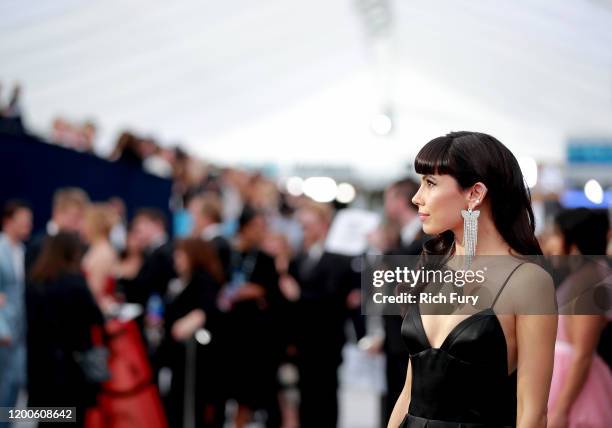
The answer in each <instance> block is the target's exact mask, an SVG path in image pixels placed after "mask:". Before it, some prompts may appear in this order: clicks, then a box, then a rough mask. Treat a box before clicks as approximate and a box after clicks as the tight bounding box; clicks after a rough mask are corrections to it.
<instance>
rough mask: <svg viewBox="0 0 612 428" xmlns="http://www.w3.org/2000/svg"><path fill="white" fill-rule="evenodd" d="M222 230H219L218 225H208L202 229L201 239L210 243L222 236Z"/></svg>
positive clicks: (219, 225)
mask: <svg viewBox="0 0 612 428" xmlns="http://www.w3.org/2000/svg"><path fill="white" fill-rule="evenodd" d="M221 232H222V230H221V224H220V223H214V224H209V225H208V226H206V227H205V228H204V230H203V231H202V234H201V236H202V239H204V240H205V241H212V240H213V239H215V238H216V237H218V236H221V235H222V233H221Z"/></svg>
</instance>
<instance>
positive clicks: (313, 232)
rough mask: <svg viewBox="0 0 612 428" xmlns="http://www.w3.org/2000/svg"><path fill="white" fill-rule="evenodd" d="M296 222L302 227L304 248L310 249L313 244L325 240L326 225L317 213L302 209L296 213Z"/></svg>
mask: <svg viewBox="0 0 612 428" xmlns="http://www.w3.org/2000/svg"><path fill="white" fill-rule="evenodd" d="M298 220H299V222H300V224H301V225H302V232H303V234H304V238H303V239H304V241H303V242H304V247H306V248H310V247H311V246H312V245H313V244H316V243H317V242H318V241H320V240H322V239H325V236H326V235H327V229H328V225H327V223H326V222H325V221H323V219H322V218H321V216H320V215H319V214H318V213H317V212H315V211H314V210H312V209H307V208H303V209H302V210H300V212H299V213H298Z"/></svg>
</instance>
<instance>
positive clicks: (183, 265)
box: [174, 249, 191, 276]
mask: <svg viewBox="0 0 612 428" xmlns="http://www.w3.org/2000/svg"><path fill="white" fill-rule="evenodd" d="M174 269H175V270H176V273H178V274H179V276H183V275H188V274H189V271H190V269H191V267H190V266H189V257H187V253H185V251H183V250H180V249H178V250H175V251H174Z"/></svg>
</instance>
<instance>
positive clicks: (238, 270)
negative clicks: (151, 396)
mask: <svg viewBox="0 0 612 428" xmlns="http://www.w3.org/2000/svg"><path fill="white" fill-rule="evenodd" d="M265 235H266V219H265V217H264V215H263V214H262V212H260V211H257V210H255V209H253V208H251V207H249V206H246V207H245V208H244V209H243V211H242V213H241V215H240V218H239V231H238V235H237V236H236V240H235V241H234V243H233V248H232V253H231V275H232V277H231V278H229V283H228V284H226V285H225V287H224V288H223V289H222V291H221V294H220V298H219V300H218V303H219V307H220V308H221V309H222V310H225V311H226V313H225V314H223V321H224V333H225V334H224V338H225V339H224V342H223V345H222V346H223V349H224V352H225V355H227V364H228V367H229V368H228V371H227V374H228V379H227V384H228V394H229V398H234V399H235V400H236V401H237V402H238V412H237V414H236V418H235V421H234V423H235V425H236V427H237V428H242V427H244V426H246V425H247V424H248V423H249V421H250V420H251V418H252V416H253V412H254V411H255V410H258V409H265V410H266V412H267V414H268V419H267V421H266V425H267V426H280V425H281V422H280V409H279V403H278V398H277V392H278V385H277V383H276V378H277V369H278V366H279V362H280V355H281V341H280V340H279V338H278V336H277V329H278V325H276V324H275V319H276V317H277V316H278V313H277V310H278V307H279V302H280V301H281V294H280V290H279V288H278V274H277V272H276V268H275V266H274V259H273V258H272V257H270V256H269V255H268V254H266V253H265V252H263V251H262V250H261V249H260V246H261V243H262V241H263V239H264V237H265ZM245 355H248V358H245Z"/></svg>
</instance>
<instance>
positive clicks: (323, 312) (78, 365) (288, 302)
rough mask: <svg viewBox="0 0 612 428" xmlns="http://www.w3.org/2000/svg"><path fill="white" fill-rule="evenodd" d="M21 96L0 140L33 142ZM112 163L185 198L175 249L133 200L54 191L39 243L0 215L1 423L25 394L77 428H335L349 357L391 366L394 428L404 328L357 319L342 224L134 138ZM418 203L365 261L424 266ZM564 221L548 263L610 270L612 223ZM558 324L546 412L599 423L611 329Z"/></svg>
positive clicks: (398, 201)
mask: <svg viewBox="0 0 612 428" xmlns="http://www.w3.org/2000/svg"><path fill="white" fill-rule="evenodd" d="M19 94H20V88H19V86H16V87H15V88H14V90H13V92H12V94H11V96H10V100H9V102H8V104H7V105H5V106H2V105H0V117H1V122H0V124H1V126H2V130H3V131H6V130H9V131H10V132H23V124H22V123H21V114H20V108H19ZM95 139H96V125H95V124H94V123H93V122H90V121H88V122H84V123H75V122H71V121H69V120H66V119H63V118H57V119H56V120H55V121H54V122H53V131H52V137H51V140H52V141H53V142H54V143H56V144H59V145H62V146H65V147H69V148H72V149H75V150H78V151H82V152H90V153H91V152H93V149H94V144H95ZM110 160H112V161H114V162H117V163H121V164H123V165H126V167H130V168H142V169H144V170H146V171H148V172H150V173H153V174H155V175H158V176H161V177H166V178H170V179H172V180H173V196H172V201H171V205H172V208H173V214H174V215H178V214H179V213H181V215H182V217H183V219H185V222H184V223H183V226H182V230H181V233H180V234H179V235H180V236H179V237H174V232H175V230H174V228H173V225H174V223H173V221H174V220H175V219H173V218H167V217H166V216H165V215H164V214H163V213H162V212H160V211H159V210H157V209H154V208H149V207H142V208H141V209H139V210H138V211H137V212H136V213H134V215H133V216H132V217H131V218H128V214H127V212H126V208H125V203H124V201H122V200H121V199H119V198H111V199H110V200H105V201H95V202H92V201H91V200H90V199H89V197H88V195H87V193H86V192H85V191H84V190H82V189H79V188H64V189H58V190H57V191H56V193H55V195H54V197H53V201H52V214H51V218H50V219H48V222H47V225H46V229H45V230H44V231H42V233H39V234H36V235H35V236H30V235H31V228H32V220H33V219H32V211H31V210H30V208H29V206H28V204H27V203H26V202H24V201H20V200H11V201H3V202H4V204H3V211H2V234H1V235H0V407H11V406H15V404H16V403H17V402H18V399H19V397H20V396H23V395H24V394H23V393H24V392H27V400H28V405H29V406H44V407H49V406H71V407H72V406H76V408H77V423H76V426H86V427H120V426H131V427H153V428H154V427H166V426H169V427H183V426H186V427H223V426H226V425H227V424H230V426H236V427H244V426H246V425H247V424H249V423H251V422H253V421H257V422H259V423H260V424H261V425H262V426H267V427H281V426H282V427H286V428H290V427H298V426H300V427H303V428H309V427H317V428H318V427H335V426H336V425H337V423H338V388H339V380H338V368H339V366H340V364H341V363H342V356H343V354H342V350H343V347H344V346H345V344H346V343H347V340H350V341H353V342H354V343H357V342H358V343H359V345H360V348H361V349H362V350H363V351H364V352H366V353H368V354H372V355H380V354H383V355H384V356H385V360H386V366H385V367H386V368H385V379H386V393H385V394H383V396H381V397H380V399H381V402H380V426H383V427H384V426H386V421H387V420H388V419H389V415H390V413H391V411H392V409H393V406H394V404H395V401H396V399H397V397H398V395H399V394H400V392H401V390H402V388H403V386H404V381H405V377H406V370H407V363H408V354H407V350H406V348H405V346H404V343H403V342H402V339H401V335H400V329H401V323H402V319H401V317H399V316H385V317H382V319H381V320H379V322H378V323H376V322H371V321H372V320H370V319H366V318H365V317H364V316H362V315H361V301H360V298H361V293H360V272H359V269H358V265H359V264H358V263H355V257H356V256H355V255H347V254H338V253H335V252H332V251H330V250H329V249H328V247H327V246H326V241H327V238H328V234H329V231H330V227H331V225H332V223H333V221H334V219H335V217H336V215H337V213H338V212H339V210H341V209H343V208H345V207H344V206H342V205H339V204H336V205H331V204H321V203H316V202H314V201H312V200H310V199H309V198H307V197H305V196H299V197H296V196H291V195H289V194H288V193H286V192H285V191H284V190H282V189H279V187H278V185H277V183H276V182H275V181H274V180H271V179H269V178H266V177H265V176H263V175H261V174H258V173H252V172H248V171H245V170H240V169H233V168H224V169H219V168H215V167H212V166H210V165H206V164H205V163H203V162H201V161H200V160H198V159H196V158H194V157H192V156H190V155H189V154H187V153H186V152H184V151H183V150H181V149H180V148H178V147H163V146H161V145H159V144H158V143H157V142H156V141H155V140H154V139H152V138H150V137H147V136H139V135H136V134H134V133H130V132H124V133H122V134H121V135H120V137H119V139H118V141H117V144H116V146H115V149H114V150H113V152H112V154H111V156H110ZM418 186H419V184H418V183H416V182H415V181H414V180H412V179H410V178H406V179H403V180H399V181H397V182H394V183H392V184H391V185H389V186H388V188H387V189H386V190H385V191H384V194H383V198H382V204H383V207H381V208H382V211H384V218H383V220H382V221H381V222H380V224H379V225H378V227H377V228H376V229H374V230H373V231H372V232H371V233H370V234H369V235H368V237H367V240H368V248H367V250H366V253H370V254H391V255H393V254H405V255H418V254H420V252H421V249H422V245H423V242H424V241H425V240H426V239H427V238H428V237H426V236H424V235H423V233H422V228H421V223H420V221H419V218H418V216H417V212H416V207H415V206H414V205H413V204H412V203H411V200H412V197H413V195H414V194H415V193H416V191H417V189H418ZM554 219H555V221H554V222H551V223H550V225H548V227H547V228H545V229H544V233H543V234H542V236H540V237H539V238H540V243H541V246H542V248H543V250H544V252H545V255H546V256H550V257H553V256H565V255H595V254H608V255H610V249H611V246H610V232H609V220H608V213H607V212H598V211H594V210H588V209H574V210H561V211H560V212H558V213H556V214H555V217H554ZM584 269H593V268H592V263H591V264H589V263H586V264H581V265H579V266H573V267H570V268H567V267H564V270H563V274H562V276H559V277H558V278H557V280H558V285H559V290H563V289H564V285H563V284H566V283H568V282H569V283H571V282H572V281H573V280H574V278H575V276H576V275H581V274H583V273H584ZM560 320H561V321H560V325H563V328H560V331H561V333H560V336H559V338H558V342H559V343H565V344H568V346H569V348H568V347H562V346H559V349H564V350H565V351H567V349H571V350H572V351H571V352H565V351H558V352H557V354H556V356H555V358H556V360H555V361H556V363H558V364H557V365H556V369H555V375H554V378H553V392H552V393H551V405H550V406H551V412H552V411H557V412H560V413H566V414H568V415H569V414H570V413H571V412H574V413H575V414H576V415H578V416H576V417H579V416H580V415H581V414H584V413H586V414H589V413H595V412H600V411H602V410H601V409H600V408H594V407H593V406H598V405H599V404H598V403H600V402H601V400H597V399H593V396H592V395H591V396H589V395H588V393H587V392H585V391H594V390H597V388H599V390H598V391H599V392H598V393H597V394H596V395H597V396H599V397H601V396H603V397H604V398H609V397H610V396H612V391H606V390H605V386H602V385H601V384H598V383H597V379H605V378H606V376H608V377H609V376H610V369H609V367H610V364H611V352H610V343H612V342H610V328H609V319H608V318H606V317H605V316H597V315H593V316H591V317H582V318H581V317H578V318H576V317H575V316H574V317H572V316H568V317H562V318H560ZM576 331H578V332H580V333H579V334H576V333H575V332H576ZM567 332H569V334H567ZM572 332H574V333H573V334H572ZM563 352H565V353H563ZM557 359H558V360H557ZM594 379H595V380H594ZM611 417H612V416H611ZM39 425H41V426H44V423H41V424H39ZM0 426H6V424H4V425H3V423H1V422H0ZM71 426H75V425H71Z"/></svg>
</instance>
